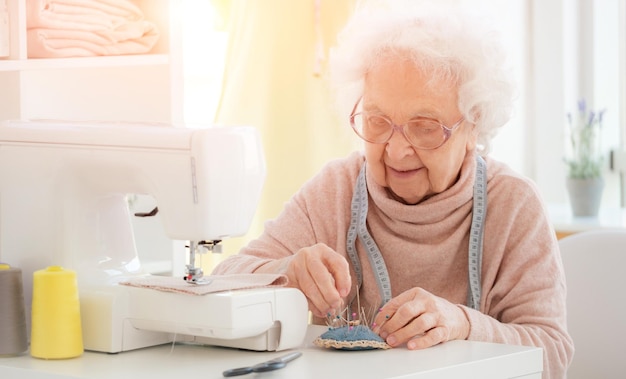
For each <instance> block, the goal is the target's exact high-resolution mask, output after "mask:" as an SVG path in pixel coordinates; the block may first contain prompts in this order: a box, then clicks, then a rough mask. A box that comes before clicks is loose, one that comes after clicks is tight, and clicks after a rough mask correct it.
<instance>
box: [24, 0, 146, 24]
mask: <svg viewBox="0 0 626 379" xmlns="http://www.w3.org/2000/svg"><path fill="white" fill-rule="evenodd" d="M141 20H143V13H142V12H141V10H140V9H139V8H138V7H137V6H136V5H134V4H133V3H132V2H130V1H128V0H28V1H27V2H26V27H27V28H28V29H31V28H46V29H72V30H102V29H115V28H117V27H119V26H121V25H124V24H126V23H128V22H133V21H141Z"/></svg>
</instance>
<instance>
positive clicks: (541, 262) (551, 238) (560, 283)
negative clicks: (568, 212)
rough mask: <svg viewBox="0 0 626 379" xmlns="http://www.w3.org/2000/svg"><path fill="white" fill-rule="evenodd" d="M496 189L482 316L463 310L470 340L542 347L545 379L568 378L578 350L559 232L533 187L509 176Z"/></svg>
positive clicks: (489, 214)
mask: <svg viewBox="0 0 626 379" xmlns="http://www.w3.org/2000/svg"><path fill="white" fill-rule="evenodd" d="M490 184H491V187H492V188H490V189H489V192H488V196H489V197H488V203H489V208H488V211H487V221H486V227H485V236H484V246H485V249H484V252H483V254H484V255H483V269H482V273H483V280H482V287H483V298H482V301H481V307H480V308H481V309H480V310H481V311H480V312H478V311H475V310H473V309H469V308H467V307H463V308H464V311H465V312H466V314H467V316H468V319H469V321H470V327H471V331H470V335H469V339H472V340H479V341H490V342H499V343H506V344H515V345H528V346H538V347H541V348H543V349H544V373H543V377H544V378H564V377H565V376H566V372H567V367H568V366H569V364H570V362H571V359H572V355H573V350H574V347H573V341H572V339H571V337H570V336H569V334H568V333H567V326H566V325H567V323H566V306H565V298H566V284H565V274H564V271H563V267H562V263H561V257H560V252H559V248H558V243H557V241H556V236H555V233H554V231H553V228H552V227H551V224H550V222H549V220H548V218H547V215H546V212H545V208H544V206H543V204H542V202H541V199H540V197H539V194H538V192H537V190H536V188H535V186H534V185H533V184H532V183H531V182H529V181H527V180H524V179H522V178H519V177H513V178H512V177H505V178H503V179H501V180H494V181H493V183H490ZM488 187H489V186H488ZM496 210H497V211H496ZM490 211H491V212H490Z"/></svg>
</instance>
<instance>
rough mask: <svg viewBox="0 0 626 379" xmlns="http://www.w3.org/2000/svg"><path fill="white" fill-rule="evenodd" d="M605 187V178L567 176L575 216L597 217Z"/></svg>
mask: <svg viewBox="0 0 626 379" xmlns="http://www.w3.org/2000/svg"><path fill="white" fill-rule="evenodd" d="M603 189H604V179H603V178H601V177H599V178H587V179H574V178H567V192H568V194H569V201H570V205H571V207H572V213H573V214H574V217H597V216H598V211H599V210H600V200H601V199H602V191H603Z"/></svg>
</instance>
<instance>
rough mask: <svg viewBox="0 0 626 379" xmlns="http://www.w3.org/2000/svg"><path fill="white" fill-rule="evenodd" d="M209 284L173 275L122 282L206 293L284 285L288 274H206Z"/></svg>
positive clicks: (179, 291)
mask: <svg viewBox="0 0 626 379" xmlns="http://www.w3.org/2000/svg"><path fill="white" fill-rule="evenodd" d="M203 279H205V280H207V282H208V284H191V283H187V282H185V281H184V280H183V279H182V278H174V277H171V276H141V277H137V278H133V279H129V280H126V281H123V282H120V284H121V285H125V286H131V287H140V288H151V289H155V290H159V291H165V292H177V293H186V294H190V295H206V294H209V293H214V292H222V291H230V290H241V289H250V288H262V287H284V286H285V285H287V276H285V275H278V274H233V275H211V276H205V277H204V278H203Z"/></svg>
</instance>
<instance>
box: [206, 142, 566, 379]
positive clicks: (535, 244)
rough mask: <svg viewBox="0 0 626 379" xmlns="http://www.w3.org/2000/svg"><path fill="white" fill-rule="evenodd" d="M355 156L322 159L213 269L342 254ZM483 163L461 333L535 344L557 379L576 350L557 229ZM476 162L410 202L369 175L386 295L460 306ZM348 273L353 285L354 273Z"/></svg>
mask: <svg viewBox="0 0 626 379" xmlns="http://www.w3.org/2000/svg"><path fill="white" fill-rule="evenodd" d="M363 162H364V157H363V156H362V154H361V153H353V154H352V155H350V156H349V157H347V158H346V159H341V160H336V161H333V162H330V163H329V164H328V165H327V166H326V167H325V168H324V169H323V170H322V171H321V172H320V173H319V174H318V175H316V176H315V177H314V178H313V179H311V180H310V181H309V182H307V183H306V184H305V185H304V186H303V187H302V188H301V189H300V191H299V192H298V193H297V194H296V195H295V196H294V197H293V198H292V199H291V200H290V201H289V202H288V203H287V204H286V206H285V209H284V210H283V212H282V213H281V214H280V215H279V216H278V217H277V218H276V219H274V220H270V221H268V222H267V223H266V225H265V232H264V233H263V235H262V236H261V237H260V238H258V239H257V240H254V241H252V242H251V243H250V244H249V245H248V246H247V247H245V248H243V249H242V250H241V252H240V253H239V254H238V255H235V256H232V257H229V258H228V259H226V260H225V261H224V262H222V263H221V264H220V265H219V266H218V267H216V269H215V270H214V274H224V273H244V272H254V271H255V270H256V269H257V268H258V267H259V266H261V265H263V264H264V263H266V262H267V261H268V260H275V259H281V258H287V259H288V257H290V256H291V255H292V254H293V253H295V252H296V251H298V250H299V249H300V248H302V247H307V246H311V245H314V244H316V243H320V242H323V243H325V244H327V245H328V246H330V247H331V248H334V249H335V250H336V251H337V252H338V253H340V254H342V255H344V256H346V259H348V260H349V258H348V256H347V253H346V233H347V230H348V226H349V223H350V202H351V200H352V193H353V189H354V185H355V182H356V178H357V175H358V173H359V170H360V168H361V165H362V164H363ZM486 162H487V177H488V179H487V180H488V184H487V192H488V199H487V204H488V208H487V216H486V220H485V225H484V228H485V229H484V243H483V264H482V298H481V302H480V312H479V311H476V310H473V309H470V308H467V307H465V306H464V310H465V312H466V314H467V316H468V318H469V321H470V326H471V331H470V335H469V339H471V340H476V341H489V342H499V343H507V344H515V345H532V346H539V347H542V348H543V349H544V374H543V377H544V378H563V377H565V373H566V370H567V367H568V365H569V363H570V361H571V358H572V355H573V350H574V349H573V342H572V339H571V338H570V336H569V335H568V333H567V328H566V315H565V295H566V288H565V276H564V273H563V268H562V265H561V258H560V255H559V254H560V253H559V249H558V244H557V241H556V237H555V233H554V231H553V229H552V227H551V225H550V223H549V221H548V219H547V217H546V212H545V209H544V207H543V204H542V202H541V199H540V197H539V194H538V191H537V189H536V188H535V186H534V184H533V183H532V182H530V181H529V180H528V179H525V178H524V177H521V176H520V175H518V174H516V173H515V172H513V171H512V170H511V169H509V168H508V167H507V166H506V165H504V164H502V163H500V162H497V161H495V160H493V159H490V158H486ZM475 167H476V162H475V157H473V156H468V157H467V158H466V159H465V162H464V163H463V167H462V170H461V176H460V178H459V180H458V182H457V183H455V184H454V185H453V186H452V187H451V188H450V189H448V190H447V191H445V192H443V193H441V194H437V195H435V196H433V197H431V198H429V199H427V200H425V201H423V202H421V203H419V204H417V205H405V204H402V203H399V202H397V201H395V200H393V199H391V198H390V197H389V196H388V195H387V192H386V190H385V189H384V188H382V187H381V186H379V185H377V184H376V183H375V182H374V181H373V180H372V179H371V178H369V177H368V178H367V186H368V190H369V193H370V199H369V212H368V216H367V224H368V228H369V230H370V233H371V235H372V237H373V238H374V240H375V241H376V243H377V244H378V247H379V248H380V250H381V253H382V255H383V256H384V259H385V264H386V266H387V270H388V272H389V276H390V281H391V289H392V292H393V296H396V295H398V294H400V293H401V292H403V291H405V290H407V289H409V288H412V287H422V288H424V289H426V290H428V291H430V292H432V293H434V294H435V295H438V296H441V297H444V298H446V299H448V300H449V301H451V302H453V303H456V304H467V291H468V241H469V231H470V225H471V220H472V199H473V182H474V176H475ZM357 251H358V254H359V258H360V262H361V265H362V269H363V286H362V289H361V294H360V301H361V306H362V307H364V309H365V310H368V309H371V307H377V306H378V304H379V303H380V301H381V297H380V294H379V289H378V285H377V282H376V279H375V277H374V274H373V272H372V269H371V267H370V264H369V260H368V258H367V255H366V254H367V253H366V252H365V251H364V249H363V247H362V246H361V245H360V243H359V242H357ZM352 275H353V284H355V283H356V279H354V278H355V276H354V271H352ZM350 296H351V297H353V296H354V290H353V293H352V294H351V295H350ZM349 300H350V299H348V301H349ZM368 307H369V308H368ZM315 321H316V322H318V323H319V322H322V320H315Z"/></svg>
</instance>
